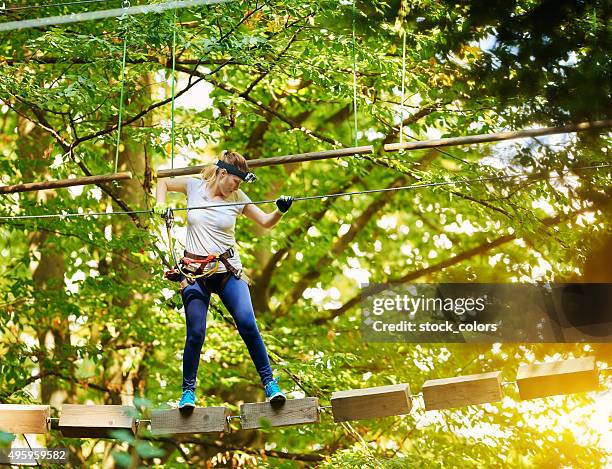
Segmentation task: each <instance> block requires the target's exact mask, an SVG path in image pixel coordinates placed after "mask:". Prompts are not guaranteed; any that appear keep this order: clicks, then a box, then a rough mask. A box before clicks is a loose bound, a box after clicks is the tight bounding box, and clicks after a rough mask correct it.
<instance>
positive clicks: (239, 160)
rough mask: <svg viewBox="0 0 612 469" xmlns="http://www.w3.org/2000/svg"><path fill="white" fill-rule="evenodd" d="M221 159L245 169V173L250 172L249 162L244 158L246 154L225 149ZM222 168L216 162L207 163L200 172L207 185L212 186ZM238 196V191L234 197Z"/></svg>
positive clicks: (241, 169)
mask: <svg viewBox="0 0 612 469" xmlns="http://www.w3.org/2000/svg"><path fill="white" fill-rule="evenodd" d="M219 159H220V160H221V161H225V162H226V163H229V164H231V165H234V166H236V168H238V169H239V170H240V171H244V172H245V173H248V172H249V164H248V163H247V160H246V159H245V158H244V156H242V155H241V154H240V153H238V152H236V151H228V150H223V152H222V153H221V158H219ZM220 169H221V168H219V167H218V166H217V165H215V164H211V165H207V166H206V167H205V168H204V169H203V170H202V172H201V173H200V177H201V178H202V179H203V180H204V181H206V184H207V185H209V186H210V185H211V184H213V183H214V182H215V180H216V179H217V174H219V170H220ZM237 198H238V194H237V193H234V194H232V199H237Z"/></svg>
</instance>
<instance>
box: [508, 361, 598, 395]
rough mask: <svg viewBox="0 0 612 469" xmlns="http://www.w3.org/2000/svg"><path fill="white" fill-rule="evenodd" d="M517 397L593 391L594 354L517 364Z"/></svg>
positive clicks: (596, 378)
mask: <svg viewBox="0 0 612 469" xmlns="http://www.w3.org/2000/svg"><path fill="white" fill-rule="evenodd" d="M516 383H517V385H518V389H519V395H520V396H521V399H535V398H538V397H546V396H554V395H559V394H572V393H576V392H587V391H595V390H597V388H598V387H599V376H598V373H597V365H596V364H595V357H586V358H576V359H573V360H565V361H560V362H552V363H540V364H537V365H521V366H520V367H519V370H518V373H517V375H516Z"/></svg>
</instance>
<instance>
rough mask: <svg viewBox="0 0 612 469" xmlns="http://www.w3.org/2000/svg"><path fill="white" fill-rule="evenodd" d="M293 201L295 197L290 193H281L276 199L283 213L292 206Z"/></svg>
mask: <svg viewBox="0 0 612 469" xmlns="http://www.w3.org/2000/svg"><path fill="white" fill-rule="evenodd" d="M292 203H293V197H291V196H290V195H281V196H280V197H279V198H278V199H276V206H277V207H278V210H279V211H280V212H281V213H285V212H286V211H287V210H289V207H291V204H292Z"/></svg>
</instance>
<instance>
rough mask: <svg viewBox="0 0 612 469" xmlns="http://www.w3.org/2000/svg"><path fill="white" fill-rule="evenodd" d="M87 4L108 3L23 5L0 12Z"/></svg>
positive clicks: (91, 0)
mask: <svg viewBox="0 0 612 469" xmlns="http://www.w3.org/2000/svg"><path fill="white" fill-rule="evenodd" d="M88 3H108V0H80V1H78V2H62V3H47V4H44V5H25V6H18V7H7V8H0V10H1V11H19V10H35V9H40V8H52V7H63V6H70V5H86V4H88Z"/></svg>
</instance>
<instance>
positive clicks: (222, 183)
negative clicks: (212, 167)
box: [218, 169, 242, 197]
mask: <svg viewBox="0 0 612 469" xmlns="http://www.w3.org/2000/svg"><path fill="white" fill-rule="evenodd" d="M218 176H219V189H220V190H221V193H222V194H223V197H227V196H228V195H230V194H233V193H234V192H236V191H237V190H238V189H239V188H240V184H241V183H242V179H240V178H239V177H238V176H234V175H233V174H230V173H228V172H227V171H226V170H225V169H222V170H220V171H219V175H218Z"/></svg>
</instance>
